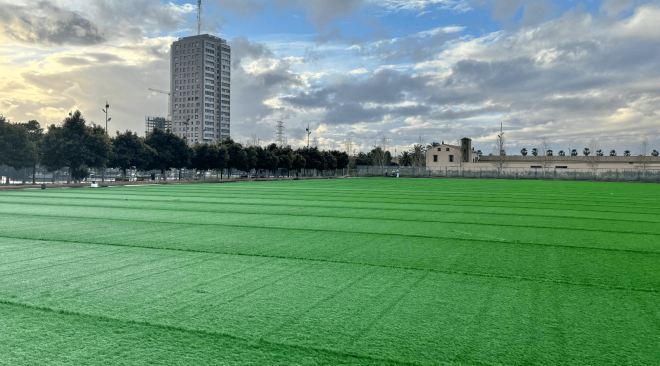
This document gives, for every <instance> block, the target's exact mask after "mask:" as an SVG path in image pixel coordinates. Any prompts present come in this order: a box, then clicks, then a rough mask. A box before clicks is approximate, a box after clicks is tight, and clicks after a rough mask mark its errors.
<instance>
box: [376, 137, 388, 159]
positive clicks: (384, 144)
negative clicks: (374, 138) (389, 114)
mask: <svg viewBox="0 0 660 366" xmlns="http://www.w3.org/2000/svg"><path fill="white" fill-rule="evenodd" d="M378 146H379V147H380V166H384V165H390V162H389V161H387V152H388V151H389V150H390V139H389V138H388V137H387V136H385V135H383V136H382V137H381V138H380V140H379V141H378Z"/></svg>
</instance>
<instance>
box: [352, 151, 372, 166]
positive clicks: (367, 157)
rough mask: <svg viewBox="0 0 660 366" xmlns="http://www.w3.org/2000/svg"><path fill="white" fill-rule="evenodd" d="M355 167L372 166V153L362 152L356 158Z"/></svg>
mask: <svg viewBox="0 0 660 366" xmlns="http://www.w3.org/2000/svg"><path fill="white" fill-rule="evenodd" d="M355 165H356V167H357V166H358V165H371V153H369V154H365V153H363V152H362V151H360V152H359V153H358V154H357V156H355Z"/></svg>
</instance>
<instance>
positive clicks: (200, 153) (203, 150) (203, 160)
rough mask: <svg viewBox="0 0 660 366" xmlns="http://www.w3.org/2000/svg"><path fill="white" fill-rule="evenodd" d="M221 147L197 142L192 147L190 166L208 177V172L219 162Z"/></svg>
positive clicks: (204, 176) (204, 177)
mask: <svg viewBox="0 0 660 366" xmlns="http://www.w3.org/2000/svg"><path fill="white" fill-rule="evenodd" d="M218 150H219V147H218V146H217V145H209V144H195V145H194V146H193V147H192V155H191V158H190V166H191V167H192V168H193V169H197V170H199V171H201V172H202V177H203V179H206V172H207V171H209V170H211V169H214V168H215V167H216V165H217V164H218V159H219V152H218ZM225 151H226V150H225Z"/></svg>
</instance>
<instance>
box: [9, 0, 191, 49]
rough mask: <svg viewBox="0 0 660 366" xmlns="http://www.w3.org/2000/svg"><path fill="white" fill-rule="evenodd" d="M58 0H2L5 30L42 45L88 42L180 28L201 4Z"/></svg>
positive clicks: (18, 39)
mask: <svg viewBox="0 0 660 366" xmlns="http://www.w3.org/2000/svg"><path fill="white" fill-rule="evenodd" d="M56 4H57V3H56V2H55V1H48V0H39V1H28V2H26V3H22V4H9V3H5V2H0V31H1V32H2V34H4V35H5V36H6V37H7V38H8V39H11V40H13V41H15V42H20V43H27V44H33V45H37V46H42V47H56V46H62V45H77V46H85V45H94V44H100V43H104V42H107V41H110V40H117V39H124V38H128V39H132V40H138V39H139V38H141V37H144V36H149V35H158V34H160V33H162V32H165V31H176V30H178V29H179V27H180V26H182V25H185V24H186V23H187V22H188V14H189V13H191V12H193V11H195V10H196V7H194V6H192V5H190V4H185V5H176V4H173V3H165V4H164V3H162V2H160V1H158V0H130V1H129V0H113V1H103V0H91V1H88V2H82V3H77V4H76V7H77V9H76V11H72V10H68V9H65V8H63V7H61V6H58V5H56Z"/></svg>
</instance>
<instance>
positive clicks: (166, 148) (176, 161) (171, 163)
mask: <svg viewBox="0 0 660 366" xmlns="http://www.w3.org/2000/svg"><path fill="white" fill-rule="evenodd" d="M145 143H146V144H147V145H149V146H150V147H151V148H152V149H154V150H155V151H156V155H155V156H154V158H153V159H152V160H151V163H149V165H148V169H157V170H159V171H160V174H161V175H162V176H163V179H166V180H167V177H166V176H165V171H166V170H170V169H183V168H185V167H187V166H188V163H189V161H190V150H189V149H188V145H187V144H186V141H185V140H183V139H181V138H179V137H177V136H176V135H175V134H173V133H172V132H169V131H164V130H161V129H158V128H156V129H154V130H153V131H152V132H151V133H149V134H148V135H147V138H146V139H145Z"/></svg>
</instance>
